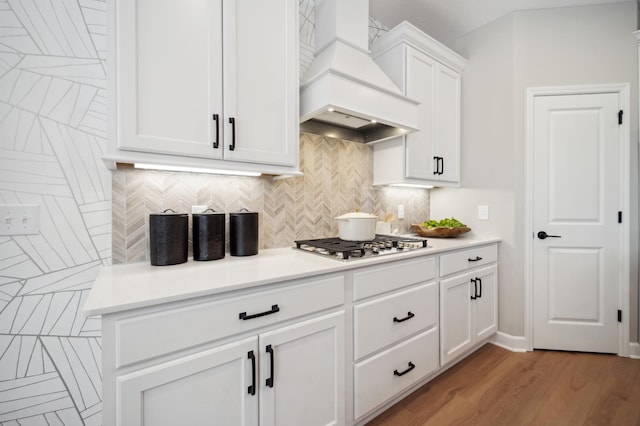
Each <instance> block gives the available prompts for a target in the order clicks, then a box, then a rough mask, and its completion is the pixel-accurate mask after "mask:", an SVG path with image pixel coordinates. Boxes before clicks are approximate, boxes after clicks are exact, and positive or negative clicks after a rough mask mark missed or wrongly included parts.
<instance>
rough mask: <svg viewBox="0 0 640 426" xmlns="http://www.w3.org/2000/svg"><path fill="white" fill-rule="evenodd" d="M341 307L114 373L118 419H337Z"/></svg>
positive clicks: (340, 409) (268, 424) (158, 424)
mask: <svg viewBox="0 0 640 426" xmlns="http://www.w3.org/2000/svg"><path fill="white" fill-rule="evenodd" d="M344 380H345V371H344V313H343V312H336V313H333V314H328V315H324V316H321V317H318V318H313V319H310V320H307V321H303V322H300V323H297V324H294V325H290V326H285V327H282V328H278V329H275V330H273V331H269V332H265V333H261V334H259V335H257V336H254V337H249V338H246V339H242V340H240V341H238V342H234V343H230V344H226V345H223V346H220V347H216V348H212V349H207V350H204V351H202V352H198V353H195V354H191V355H187V356H184V357H181V358H178V359H176V360H172V361H169V362H166V363H163V364H160V365H155V366H152V367H149V368H145V369H142V370H139V371H135V372H133V373H130V374H125V375H122V376H119V377H117V379H116V395H117V396H116V398H117V402H116V403H117V406H119V407H120V410H119V417H118V419H117V424H119V425H147V426H163V425H167V426H169V425H172V426H173V425H177V424H189V425H205V424H215V425H229V426H238V425H258V424H260V425H264V426H275V425H278V426H287V425H291V426H298V425H302V424H304V425H317V426H320V425H342V424H344Z"/></svg>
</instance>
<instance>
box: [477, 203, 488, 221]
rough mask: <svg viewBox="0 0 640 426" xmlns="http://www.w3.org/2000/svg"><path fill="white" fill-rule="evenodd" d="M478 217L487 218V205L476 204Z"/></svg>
mask: <svg viewBox="0 0 640 426" xmlns="http://www.w3.org/2000/svg"><path fill="white" fill-rule="evenodd" d="M478 219H480V220H489V206H486V205H480V206H478Z"/></svg>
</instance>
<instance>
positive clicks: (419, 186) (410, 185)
mask: <svg viewBox="0 0 640 426" xmlns="http://www.w3.org/2000/svg"><path fill="white" fill-rule="evenodd" d="M389 186H398V187H404V188H424V189H432V188H433V185H420V184H416V183H390V184H389Z"/></svg>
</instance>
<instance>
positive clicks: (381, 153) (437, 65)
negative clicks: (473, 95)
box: [372, 22, 466, 186]
mask: <svg viewBox="0 0 640 426" xmlns="http://www.w3.org/2000/svg"><path fill="white" fill-rule="evenodd" d="M372 54H373V57H374V60H375V61H376V63H377V64H378V65H379V66H380V67H381V68H382V69H383V70H384V71H385V72H386V73H387V74H388V75H389V77H390V78H391V79H392V80H393V82H394V83H395V84H396V85H397V86H398V87H399V88H401V89H402V90H403V91H404V94H405V95H406V96H408V97H410V98H413V99H415V100H417V101H419V102H420V105H419V106H418V109H419V113H418V127H419V128H420V130H418V131H416V132H413V133H409V134H407V135H405V136H401V137H398V138H395V139H390V140H387V141H384V142H380V143H376V144H374V145H373V163H374V169H373V183H374V185H388V184H409V185H411V184H412V185H433V186H459V185H460V81H461V73H462V69H463V68H464V66H465V64H466V60H465V59H464V58H462V57H461V56H459V55H458V54H456V53H455V52H453V51H451V50H450V49H448V48H447V47H445V46H444V45H442V44H440V43H439V42H437V41H436V40H434V39H433V38H431V37H429V36H428V35H426V34H424V33H423V32H421V31H420V30H418V29H417V28H415V27H414V26H413V25H411V24H409V23H408V22H403V23H401V24H400V25H398V26H397V27H395V28H394V29H392V30H391V31H389V32H388V33H387V34H385V35H384V36H383V37H381V38H380V39H378V40H377V41H376V42H375V43H374V45H373V47H372Z"/></svg>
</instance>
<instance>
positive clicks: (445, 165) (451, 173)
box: [433, 64, 460, 182]
mask: <svg viewBox="0 0 640 426" xmlns="http://www.w3.org/2000/svg"><path fill="white" fill-rule="evenodd" d="M436 81H437V88H436V93H437V94H436V99H437V100H436V105H437V108H436V109H435V137H434V154H433V155H436V156H438V157H442V158H443V160H441V161H442V164H441V166H440V174H439V175H438V180H440V181H447V182H460V73H458V72H456V71H454V70H452V69H450V68H448V67H446V66H444V65H441V64H439V65H438V72H437V78H436Z"/></svg>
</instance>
